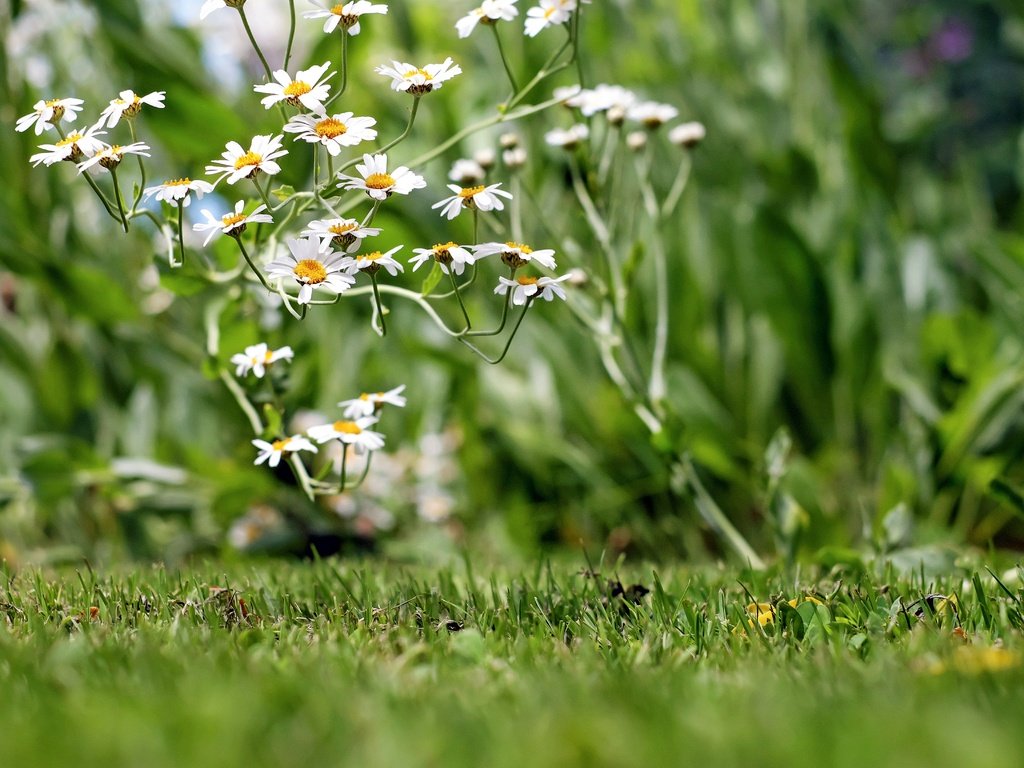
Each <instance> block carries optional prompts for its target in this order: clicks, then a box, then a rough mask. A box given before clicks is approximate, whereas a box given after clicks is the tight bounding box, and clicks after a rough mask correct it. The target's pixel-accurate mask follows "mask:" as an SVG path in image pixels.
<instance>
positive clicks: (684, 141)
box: [668, 123, 708, 149]
mask: <svg viewBox="0 0 1024 768" xmlns="http://www.w3.org/2000/svg"><path fill="white" fill-rule="evenodd" d="M707 133H708V132H707V129H706V128H704V125H703V124H701V123H681V124H680V125H677V126H676V127H675V128H673V129H672V130H671V131H669V132H668V140H669V141H671V142H672V143H673V144H675V145H676V146H679V147H686V148H687V149H689V148H692V147H695V146H697V145H698V144H700V143H701V142H702V141H704V137H705V136H707Z"/></svg>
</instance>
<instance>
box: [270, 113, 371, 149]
mask: <svg viewBox="0 0 1024 768" xmlns="http://www.w3.org/2000/svg"><path fill="white" fill-rule="evenodd" d="M376 124H377V121H376V120H375V119H374V118H372V117H353V116H352V113H351V112H342V113H341V114H338V115H331V116H330V117H328V116H327V115H324V114H321V115H308V114H300V115H295V117H293V118H292V119H291V120H289V121H288V123H287V124H286V125H285V127H284V130H285V133H294V134H297V135H296V136H295V138H296V139H302V141H308V142H309V143H310V144H323V145H324V146H325V147H327V151H328V152H330V153H331V156H332V157H337V156H338V155H340V154H341V150H342V147H354V146H355V145H356V144H358V143H359V142H361V141H372V140H373V139H375V138H377V131H375V130H374V129H373V128H372V127H371V126H374V125H376Z"/></svg>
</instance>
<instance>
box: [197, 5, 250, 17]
mask: <svg viewBox="0 0 1024 768" xmlns="http://www.w3.org/2000/svg"><path fill="white" fill-rule="evenodd" d="M243 5H245V0H206V2H205V3H203V7H202V8H200V9H199V20H200V21H202V20H203V19H205V18H206V17H207V16H209V15H210V14H211V13H213V12H214V11H219V10H220V9H221V8H241V7H242V6H243Z"/></svg>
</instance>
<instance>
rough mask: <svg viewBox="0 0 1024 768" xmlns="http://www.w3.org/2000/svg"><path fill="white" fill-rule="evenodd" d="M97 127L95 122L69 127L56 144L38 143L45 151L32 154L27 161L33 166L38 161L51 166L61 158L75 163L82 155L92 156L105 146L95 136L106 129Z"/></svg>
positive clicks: (100, 134)
mask: <svg viewBox="0 0 1024 768" xmlns="http://www.w3.org/2000/svg"><path fill="white" fill-rule="evenodd" d="M99 127H100V126H99V125H98V124H97V125H90V126H89V127H88V128H85V129H83V130H79V129H77V128H70V129H68V133H67V136H65V137H64V138H63V139H61V140H60V141H58V142H57V143H56V144H40V145H39V148H40V149H42V150H45V151H43V152H37V153H36V154H34V155H32V157H30V158H29V162H31V163H32V165H33V166H38V165H39V164H40V163H42V164H43V165H46V166H51V165H53V164H54V163H59V162H61V161H62V160H70V161H71V162H73V163H77V162H79V161H81V159H82V158H83V157H86V156H88V157H92V156H93V155H94V154H96V153H97V152H99V151H100V150H101V149H103V147H104V146H105V145H104V143H103V142H102V141H100V140H99V139H97V138H96V137H97V136H102V135H104V134H105V133H106V131H101V130H99Z"/></svg>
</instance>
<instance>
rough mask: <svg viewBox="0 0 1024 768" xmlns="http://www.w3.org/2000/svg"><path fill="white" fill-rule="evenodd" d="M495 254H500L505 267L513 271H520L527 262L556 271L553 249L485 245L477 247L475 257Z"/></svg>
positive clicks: (506, 244)
mask: <svg viewBox="0 0 1024 768" xmlns="http://www.w3.org/2000/svg"><path fill="white" fill-rule="evenodd" d="M493 253H500V254H501V260H502V262H504V263H505V266H507V267H511V268H512V269H519V267H521V266H523V265H524V264H526V263H527V262H530V261H535V262H537V263H538V264H540V265H541V266H542V267H545V268H547V269H555V259H554V255H555V251H554V249H552V248H545V249H543V250H540V251H535V250H533V248H531V247H530V246H528V245H525V244H524V243H513V242H508V243H483V244H482V245H478V246H476V249H475V256H476V258H478V259H481V258H483V257H485V256H490V255H491V254H493Z"/></svg>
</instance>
